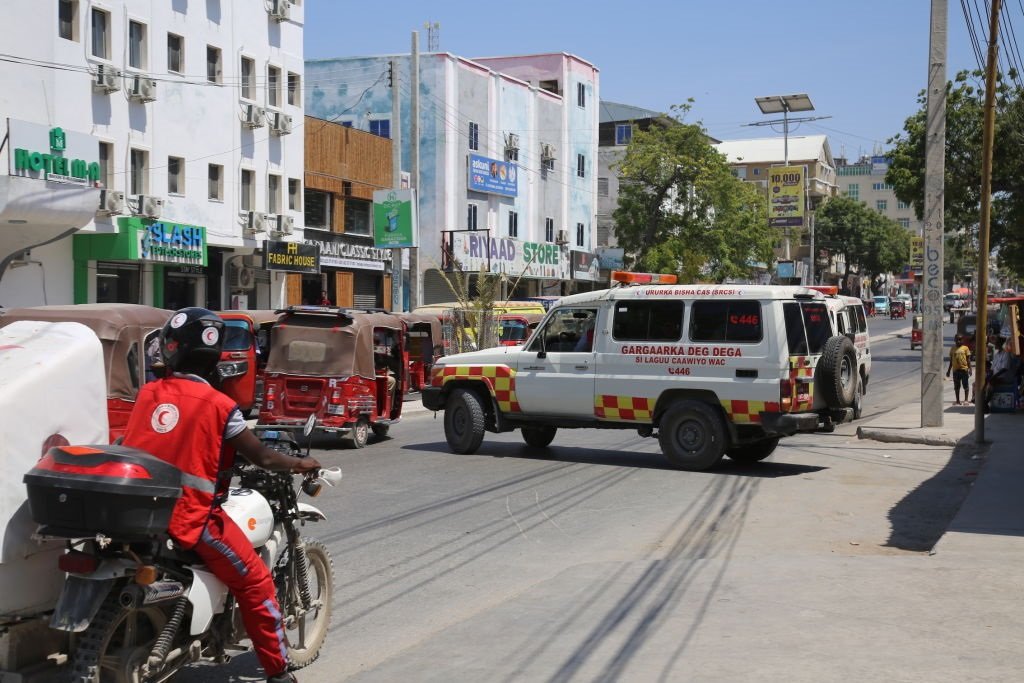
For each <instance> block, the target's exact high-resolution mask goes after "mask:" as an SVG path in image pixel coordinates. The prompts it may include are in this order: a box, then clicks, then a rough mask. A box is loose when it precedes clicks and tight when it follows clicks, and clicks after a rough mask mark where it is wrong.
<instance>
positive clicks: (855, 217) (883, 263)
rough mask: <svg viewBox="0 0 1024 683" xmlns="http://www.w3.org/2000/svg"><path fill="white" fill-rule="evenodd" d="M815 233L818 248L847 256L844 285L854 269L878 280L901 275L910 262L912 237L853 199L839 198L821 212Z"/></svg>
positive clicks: (817, 218)
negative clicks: (901, 271)
mask: <svg viewBox="0 0 1024 683" xmlns="http://www.w3.org/2000/svg"><path fill="white" fill-rule="evenodd" d="M814 232H815V235H814V236H815V246H816V248H820V249H826V250H828V251H829V252H830V253H832V254H841V255H842V256H843V260H844V261H845V263H846V272H845V273H844V274H843V282H846V281H847V278H848V277H849V276H850V274H851V273H852V272H853V269H854V268H857V269H858V270H859V272H860V273H861V274H862V275H871V276H873V277H874V278H875V279H877V277H878V276H880V275H884V274H886V273H891V272H895V271H899V270H900V269H901V268H902V267H903V266H904V265H906V264H907V263H908V262H909V260H910V233H909V232H907V231H906V230H905V229H904V228H903V227H901V226H900V225H899V224H898V223H896V222H895V221H892V220H889V219H888V218H886V217H885V216H883V215H881V214H880V213H878V212H877V211H872V210H871V209H869V208H868V207H867V206H866V205H865V204H864V203H863V202H859V201H857V200H855V199H850V198H849V197H835V198H833V199H830V200H829V201H828V202H827V203H826V204H825V205H824V206H822V207H821V208H819V209H818V211H817V213H816V214H815V221H814Z"/></svg>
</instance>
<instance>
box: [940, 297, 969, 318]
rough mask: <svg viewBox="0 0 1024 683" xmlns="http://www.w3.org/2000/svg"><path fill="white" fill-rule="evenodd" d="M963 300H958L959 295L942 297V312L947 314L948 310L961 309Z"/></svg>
mask: <svg viewBox="0 0 1024 683" xmlns="http://www.w3.org/2000/svg"><path fill="white" fill-rule="evenodd" d="M963 307H964V300H963V299H961V298H960V295H959V294H953V293H950V294H947V295H945V296H944V297H942V310H943V311H945V312H946V313H949V311H950V309H953V308H963Z"/></svg>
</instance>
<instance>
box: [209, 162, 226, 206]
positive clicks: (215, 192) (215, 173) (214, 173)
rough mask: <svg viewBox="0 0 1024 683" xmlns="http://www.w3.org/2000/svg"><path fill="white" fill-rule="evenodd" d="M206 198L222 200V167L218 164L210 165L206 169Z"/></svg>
mask: <svg viewBox="0 0 1024 683" xmlns="http://www.w3.org/2000/svg"><path fill="white" fill-rule="evenodd" d="M206 177H207V197H209V198H210V199H216V200H217V201H223V200H224V167H223V166H221V165H219V164H210V165H209V166H208V167H207V169H206Z"/></svg>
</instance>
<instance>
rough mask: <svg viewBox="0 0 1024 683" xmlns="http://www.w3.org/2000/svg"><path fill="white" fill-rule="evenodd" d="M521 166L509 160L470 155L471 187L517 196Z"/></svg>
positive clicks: (479, 190)
mask: <svg viewBox="0 0 1024 683" xmlns="http://www.w3.org/2000/svg"><path fill="white" fill-rule="evenodd" d="M518 175H519V168H518V167H517V166H516V165H515V164H513V163H511V162H508V161H502V160H501V159H491V158H490V157H485V156H481V155H479V154H470V155H469V189H470V190H473V191H475V192H487V193H489V194H500V195H502V196H505V197H515V196H516V195H518V194H519V184H518V179H517V176H518Z"/></svg>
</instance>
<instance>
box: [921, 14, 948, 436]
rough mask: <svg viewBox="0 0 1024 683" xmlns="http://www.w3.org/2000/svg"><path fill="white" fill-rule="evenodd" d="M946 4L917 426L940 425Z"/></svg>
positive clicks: (930, 144) (932, 65) (932, 68)
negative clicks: (919, 420)
mask: <svg viewBox="0 0 1024 683" xmlns="http://www.w3.org/2000/svg"><path fill="white" fill-rule="evenodd" d="M948 11H949V7H948V0H932V7H931V33H930V37H929V41H928V104H927V122H926V128H925V132H926V137H925V173H924V277H923V278H922V283H921V284H922V285H923V291H922V296H921V304H922V305H921V313H922V314H923V316H924V330H923V339H922V342H921V426H922V427H941V426H942V377H943V367H942V366H943V363H942V361H943V355H944V354H943V351H944V349H943V347H942V282H943V273H942V270H943V239H944V225H945V217H944V212H945V202H946V197H945V192H946V190H945V187H946V186H945V179H944V176H945V173H946V156H945V152H946V26H947V15H948Z"/></svg>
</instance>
